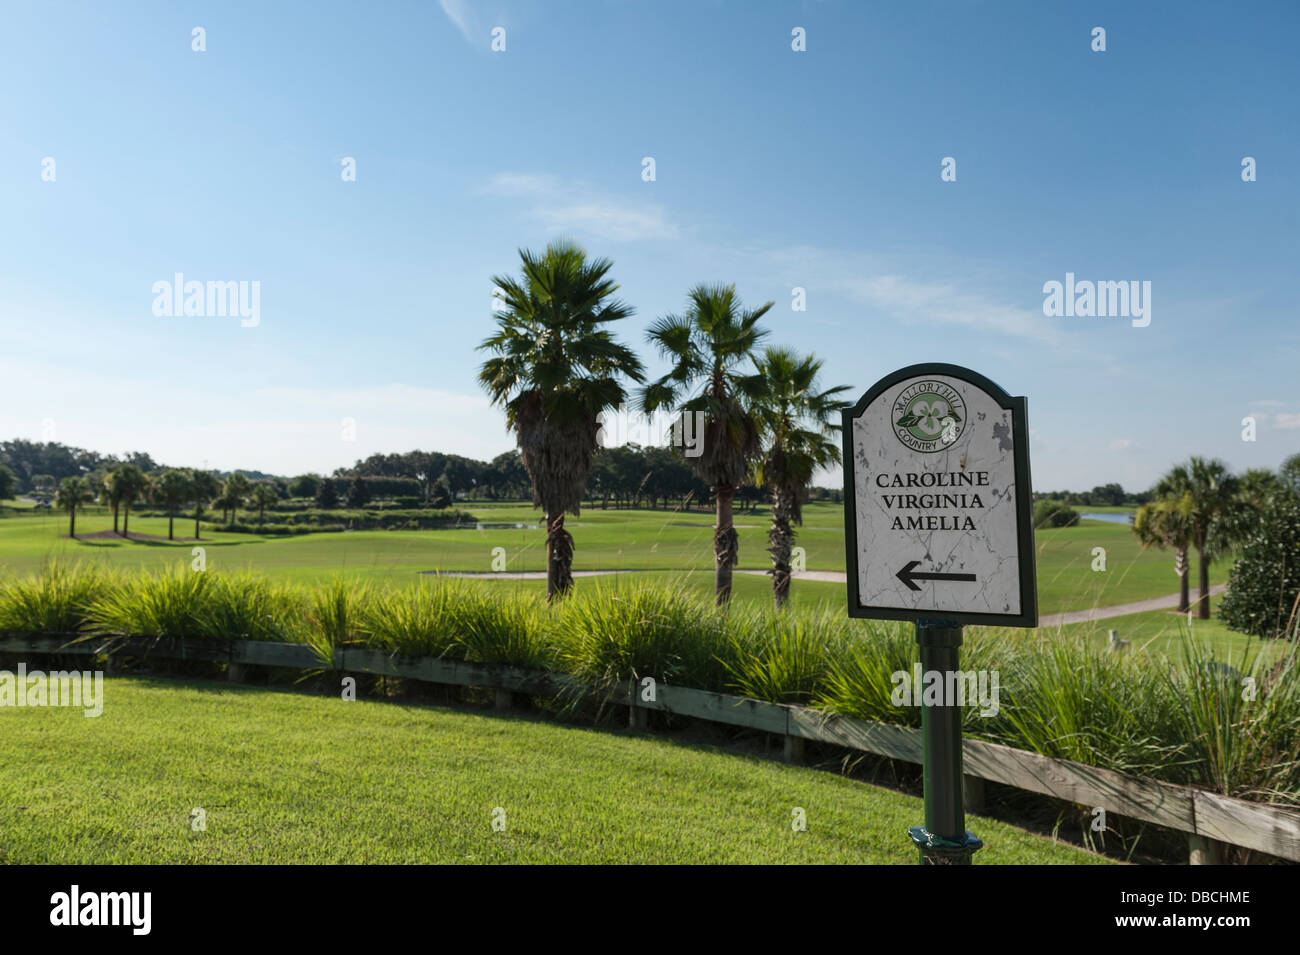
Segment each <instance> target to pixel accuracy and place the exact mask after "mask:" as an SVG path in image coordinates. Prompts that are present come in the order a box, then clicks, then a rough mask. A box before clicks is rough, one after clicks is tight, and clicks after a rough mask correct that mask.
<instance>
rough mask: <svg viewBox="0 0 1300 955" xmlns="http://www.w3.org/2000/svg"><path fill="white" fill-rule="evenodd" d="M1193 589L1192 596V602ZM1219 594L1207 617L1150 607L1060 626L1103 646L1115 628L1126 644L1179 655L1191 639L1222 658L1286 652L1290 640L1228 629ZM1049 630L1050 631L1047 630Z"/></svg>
mask: <svg viewBox="0 0 1300 955" xmlns="http://www.w3.org/2000/svg"><path fill="white" fill-rule="evenodd" d="M1195 599H1196V596H1195V591H1194V590H1193V594H1192V600H1193V606H1195V603H1194V602H1195ZM1221 600H1222V596H1215V597H1211V598H1210V614H1211V616H1210V619H1209V620H1201V619H1199V618H1197V617H1196V616H1195V612H1193V616H1192V621H1191V622H1190V623H1189V622H1188V620H1187V615H1186V614H1181V613H1176V612H1175V611H1173V610H1149V611H1147V612H1145V613H1134V614H1127V615H1125V616H1123V617H1111V618H1109V619H1106V620H1097V621H1090V622H1088V623H1075V624H1069V625H1068V626H1065V627H1061V628H1060V631H1061V633H1062V634H1063V635H1067V636H1069V637H1071V638H1078V639H1082V640H1086V641H1089V642H1092V643H1095V644H1096V645H1097V646H1105V645H1106V643H1107V640H1108V631H1109V630H1114V631H1116V633H1117V634H1118V635H1119V638H1120V639H1121V640H1127V641H1129V646H1130V647H1133V648H1135V649H1136V650H1138V651H1140V652H1147V653H1151V654H1154V655H1161V656H1167V657H1169V658H1170V659H1175V660H1176V659H1179V657H1180V656H1181V654H1182V652H1183V648H1184V647H1185V646H1187V644H1188V643H1190V642H1191V641H1192V640H1200V641H1203V642H1207V643H1210V644H1212V645H1213V646H1214V647H1215V649H1216V652H1218V653H1219V655H1220V657H1221V658H1222V659H1224V660H1225V661H1235V660H1236V659H1239V658H1241V657H1242V655H1243V654H1245V653H1246V652H1247V651H1248V650H1257V651H1259V652H1260V653H1264V654H1268V655H1271V656H1272V655H1277V654H1281V653H1285V652H1287V651H1288V650H1289V649H1290V647H1291V644H1289V643H1287V642H1286V641H1285V640H1260V639H1257V638H1254V637H1251V636H1250V635H1248V634H1245V633H1240V632H1238V631H1236V630H1232V629H1230V628H1229V627H1228V626H1227V625H1226V624H1224V623H1223V621H1221V620H1220V619H1218V607H1219V603H1220V601H1221ZM1049 632H1050V631H1049Z"/></svg>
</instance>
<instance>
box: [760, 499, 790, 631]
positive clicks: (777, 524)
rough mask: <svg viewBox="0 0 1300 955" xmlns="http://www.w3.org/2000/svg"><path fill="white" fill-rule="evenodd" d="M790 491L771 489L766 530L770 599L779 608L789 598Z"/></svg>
mask: <svg viewBox="0 0 1300 955" xmlns="http://www.w3.org/2000/svg"><path fill="white" fill-rule="evenodd" d="M791 496H792V495H791V491H790V489H789V488H782V487H775V488H773V489H772V526H771V527H770V528H768V531H767V542H768V548H767V552H768V553H769V554H771V555H772V599H773V602H774V603H775V606H776V609H777V610H780V609H781V608H782V607H784V606H785V604H786V601H787V600H789V599H790V552H791V550H792V549H793V548H794V533H793V531H791V529H790V513H791V506H790V505H791Z"/></svg>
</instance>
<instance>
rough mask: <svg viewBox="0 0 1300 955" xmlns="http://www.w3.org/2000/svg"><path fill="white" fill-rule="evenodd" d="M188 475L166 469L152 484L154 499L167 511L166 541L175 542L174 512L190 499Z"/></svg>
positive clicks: (176, 470) (173, 469)
mask: <svg viewBox="0 0 1300 955" xmlns="http://www.w3.org/2000/svg"><path fill="white" fill-rule="evenodd" d="M191 492H192V488H191V483H190V474H189V472H188V471H182V470H180V469H177V468H168V469H167V470H166V471H164V472H163V473H162V474H161V475H159V477H158V480H157V481H155V482H154V499H155V500H156V501H157V502H158V503H159V504H161V505H162V506H163V507H165V508H166V509H167V539H168V540H175V539H176V535H175V528H176V510H177V508H179V507H180V506H181V505H183V504H184V503H185V502H186V501H188V500H189V499H190V494H191Z"/></svg>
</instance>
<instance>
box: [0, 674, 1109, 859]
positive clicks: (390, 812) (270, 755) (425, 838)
mask: <svg viewBox="0 0 1300 955" xmlns="http://www.w3.org/2000/svg"><path fill="white" fill-rule="evenodd" d="M104 692H105V703H104V712H103V715H102V716H100V717H98V718H86V717H84V716H83V715H82V713H81V711H80V710H74V709H50V708H41V709H36V708H33V709H14V708H4V709H3V710H0V762H2V763H3V765H4V766H5V773H4V774H3V776H0V862H9V863H19V864H24V863H67V864H79V865H82V864H101V863H180V864H193V863H272V862H274V863H383V862H389V863H394V862H395V863H427V862H437V863H488V862H518V863H522V862H530V863H531V862H551V863H624V862H628V863H631V862H648V863H687V862H689V863H710V862H716V863H875V864H882V863H883V864H898V865H911V864H914V863H915V861H916V858H915V851H914V850H913V849H912V847H911V844H910V842H909V841H908V839H907V827H908V826H911V825H916V824H918V823H919V822H921V821H922V817H923V807H922V803H921V800H919V799H916V798H912V797H909V796H905V795H901V794H898V793H895V792H892V791H889V790H885V789H880V788H877V787H874V786H869V785H865V784H862V783H859V782H855V781H853V780H849V779H846V778H843V777H840V776H836V775H833V774H831V773H827V772H818V771H815V770H812V769H807V768H802V767H792V766H785V765H782V764H780V763H776V762H771V761H768V760H762V759H758V758H755V757H750V756H744V755H738V754H736V753H732V752H727V751H724V750H720V749H716V748H710V747H702V746H693V745H685V744H679V743H674V742H671V741H666V740H663V739H659V738H655V737H651V736H629V735H626V734H622V733H614V732H608V731H600V730H593V729H588V728H578V727H572V726H565V725H559V724H555V723H549V722H541V721H534V720H530V719H526V718H523V717H508V716H500V715H487V714H481V713H475V712H466V711H459V710H448V709H437V708H432V707H423V706H413V705H400V704H394V703H386V702H366V701H358V702H345V701H343V700H336V699H332V698H322V697H316V696H308V695H305V694H298V693H288V692H276V691H271V690H265V689H253V688H247V687H231V686H226V685H223V684H215V683H175V682H170V681H163V680H153V679H142V678H131V677H115V678H110V679H109V680H107V681H106V683H105V691H104ZM796 807H798V808H802V809H803V810H804V811H805V813H806V818H807V830H806V831H804V832H795V831H793V829H792V827H791V820H792V813H793V811H794V809H795V808H796ZM196 808H202V809H203V810H205V812H206V830H205V831H200V832H196V831H193V829H192V827H191V813H192V810H194V809H196ZM498 808H499V809H501V810H504V813H505V816H504V818H505V822H506V828H505V830H504V831H494V830H493V828H492V820H493V810H494V809H498ZM969 825H970V827H971V828H972V829H974V830H975V831H976V832H977V833H978V834H979V835H980V837H981V838H983V839H984V840H985V843H986V848H985V849H984V850H982V851H981V852H980V854H979V856H978V857H977V858H978V861H979V862H980V863H983V864H1009V863H1031V864H1044V863H1052V864H1089V863H1104V862H1106V861H1107V860H1105V859H1103V858H1100V857H1098V856H1095V855H1091V854H1089V853H1086V852H1083V851H1081V850H1079V849H1075V848H1073V847H1070V846H1066V845H1063V844H1058V843H1055V842H1053V841H1052V840H1051V839H1049V838H1046V837H1044V836H1039V835H1035V834H1031V833H1027V832H1025V831H1022V830H1019V829H1016V828H1014V827H1012V826H1009V825H1007V824H1005V823H1002V822H997V821H994V820H991V819H987V818H984V817H979V816H976V817H971V818H970V819H969Z"/></svg>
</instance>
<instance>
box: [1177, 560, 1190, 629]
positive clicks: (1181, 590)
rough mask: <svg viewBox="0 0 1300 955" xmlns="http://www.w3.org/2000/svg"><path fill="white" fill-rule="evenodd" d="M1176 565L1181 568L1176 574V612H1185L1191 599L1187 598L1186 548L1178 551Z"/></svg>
mask: <svg viewBox="0 0 1300 955" xmlns="http://www.w3.org/2000/svg"><path fill="white" fill-rule="evenodd" d="M1178 566H1179V567H1181V568H1183V572H1182V573H1181V574H1179V575H1178V612H1179V613H1187V611H1188V609H1189V608H1190V607H1191V601H1190V600H1189V599H1188V596H1187V590H1188V583H1189V581H1188V578H1187V550H1186V548H1183V549H1180V550H1179V551H1178Z"/></svg>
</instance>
